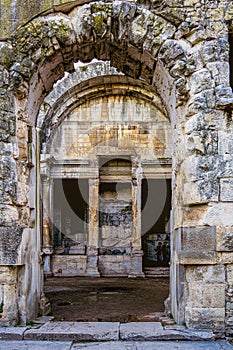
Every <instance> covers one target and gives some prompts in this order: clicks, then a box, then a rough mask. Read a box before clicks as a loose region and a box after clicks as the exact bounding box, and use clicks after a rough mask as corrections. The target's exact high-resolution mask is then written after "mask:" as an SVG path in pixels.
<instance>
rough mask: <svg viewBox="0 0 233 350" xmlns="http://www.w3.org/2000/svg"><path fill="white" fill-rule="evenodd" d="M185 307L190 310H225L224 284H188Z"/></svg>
mask: <svg viewBox="0 0 233 350" xmlns="http://www.w3.org/2000/svg"><path fill="white" fill-rule="evenodd" d="M188 291H189V294H188V298H187V305H188V306H190V307H192V308H202V307H205V308H225V284H217V283H215V284H214V285H212V284H208V283H207V284H205V285H203V283H202V282H200V283H189V284H188Z"/></svg>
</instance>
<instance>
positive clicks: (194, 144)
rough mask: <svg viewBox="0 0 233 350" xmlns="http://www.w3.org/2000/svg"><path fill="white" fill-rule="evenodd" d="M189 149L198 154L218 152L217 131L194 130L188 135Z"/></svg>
mask: <svg viewBox="0 0 233 350" xmlns="http://www.w3.org/2000/svg"><path fill="white" fill-rule="evenodd" d="M186 142H187V150H188V151H190V152H191V153H197V154H216V153H217V151H218V133H217V131H210V130H208V131H207V130H204V131H193V132H191V133H190V134H189V135H188V136H187V137H186Z"/></svg>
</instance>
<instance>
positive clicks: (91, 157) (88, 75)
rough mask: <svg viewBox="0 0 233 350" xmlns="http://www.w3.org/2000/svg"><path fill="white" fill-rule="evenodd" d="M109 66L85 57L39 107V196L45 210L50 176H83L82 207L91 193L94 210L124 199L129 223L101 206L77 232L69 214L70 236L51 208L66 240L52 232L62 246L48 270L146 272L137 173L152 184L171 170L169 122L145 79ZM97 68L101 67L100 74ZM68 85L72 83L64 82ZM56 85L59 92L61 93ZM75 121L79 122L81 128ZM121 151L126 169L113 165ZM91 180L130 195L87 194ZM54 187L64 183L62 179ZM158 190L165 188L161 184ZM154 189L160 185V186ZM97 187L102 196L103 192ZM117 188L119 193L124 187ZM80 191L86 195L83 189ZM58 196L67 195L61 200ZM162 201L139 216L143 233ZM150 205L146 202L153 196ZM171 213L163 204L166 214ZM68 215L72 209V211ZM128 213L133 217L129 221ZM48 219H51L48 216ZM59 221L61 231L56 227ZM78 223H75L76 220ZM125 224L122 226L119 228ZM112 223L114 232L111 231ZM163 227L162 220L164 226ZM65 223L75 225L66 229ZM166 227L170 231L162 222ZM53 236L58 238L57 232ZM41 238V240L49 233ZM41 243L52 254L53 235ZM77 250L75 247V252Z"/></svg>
mask: <svg viewBox="0 0 233 350" xmlns="http://www.w3.org/2000/svg"><path fill="white" fill-rule="evenodd" d="M111 70H113V69H112V68H111V69H110V68H109V66H108V64H106V63H104V62H96V63H90V64H87V65H82V66H79V67H77V70H76V72H75V73H73V74H72V75H71V77H69V76H68V77H66V78H65V79H63V80H62V81H61V82H60V83H59V84H57V85H56V87H55V88H54V90H53V92H52V93H51V96H48V97H47V98H46V99H45V102H44V105H45V108H44V109H41V112H40V118H39V119H38V126H39V125H41V127H40V129H41V143H42V150H41V152H42V154H41V162H42V164H41V165H42V167H41V171H42V176H43V178H44V180H43V183H45V182H46V183H45V184H44V186H43V188H44V197H45V198H46V202H47V204H46V203H45V208H47V211H49V203H50V202H53V201H52V200H51V199H49V196H48V195H47V193H52V192H53V191H52V190H51V189H49V188H51V186H52V185H49V184H50V183H51V181H52V182H53V181H55V188H56V186H58V180H60V181H62V182H63V183H65V182H66V183H67V184H68V182H69V179H76V183H77V185H78V181H80V182H81V181H89V199H88V198H86V208H87V213H89V212H90V211H91V210H92V209H91V207H92V206H94V204H92V203H91V202H90V201H91V199H92V198H94V197H95V198H96V200H97V201H98V200H99V204H98V202H97V203H96V204H95V205H96V206H97V207H99V209H97V210H100V207H101V206H103V205H110V206H111V208H112V209H113V208H115V210H114V211H116V212H117V208H121V210H120V211H121V212H122V213H123V212H124V210H123V207H124V206H126V207H128V205H130V206H131V207H132V209H131V210H129V212H128V214H127V215H126V216H127V218H126V221H127V224H126V222H125V220H124V217H121V214H120V213H119V214H116V213H115V214H112V216H116V220H115V221H116V222H118V224H116V223H114V224H113V223H110V222H109V223H107V222H106V217H108V218H109V215H107V216H106V215H104V213H102V214H103V215H102V216H101V217H99V218H97V219H96V220H95V223H93V225H94V226H95V230H94V229H93V227H92V226H91V225H92V224H91V221H90V223H89V225H87V222H88V221H87V222H86V223H84V226H85V227H86V233H85V232H82V233H80V234H78V236H77V234H75V233H74V232H75V230H76V228H75V227H76V226H75V225H74V222H76V224H77V225H78V223H77V220H75V219H74V218H73V219H72V222H73V224H71V226H72V228H71V227H70V228H67V231H69V234H68V237H67V234H66V233H65V232H64V231H66V229H65V228H64V223H63V225H61V219H62V217H63V216H64V215H62V213H60V214H57V215H56V216H59V217H61V219H60V220H57V219H56V221H59V222H60V223H58V226H59V227H60V228H59V229H58V231H59V234H58V236H59V237H61V236H62V237H66V242H67V243H64V241H61V239H58V241H59V245H60V246H59V247H57V249H56V248H55V251H57V252H59V253H60V254H62V256H59V254H55V255H53V256H52V258H51V261H52V264H51V265H52V272H53V274H55V275H59V276H68V275H76V276H79V275H82V276H85V275H98V276H99V274H101V275H105V276H106V275H107V276H108V275H111V276H119V275H120V276H135V277H136V276H137V277H139V276H144V275H143V273H142V253H143V252H142V246H141V236H142V224H141V209H140V206H141V204H140V203H141V196H142V193H141V192H142V181H143V183H144V182H145V181H146V183H148V182H149V183H150V186H149V187H150V190H151V186H152V184H155V182H153V180H154V179H160V180H161V181H165V179H166V178H171V171H170V170H171V138H172V137H171V126H170V121H169V120H168V118H167V116H166V115H167V112H166V109H165V108H164V106H163V103H162V101H161V99H160V98H159V96H158V95H157V94H156V91H154V90H153V89H152V88H151V87H149V86H147V84H145V82H143V81H138V80H135V79H132V78H128V77H126V76H124V75H122V73H121V74H119V73H118V74H117V72H116V71H113V75H110V73H111ZM83 72H84V73H83ZM99 72H100V73H101V74H98V73H99ZM99 75H101V77H100V76H99ZM80 76H81V77H82V78H80ZM75 81H76V83H77V85H76V84H75ZM68 86H71V87H70V88H67V87H68ZM61 91H63V92H64V94H63V95H62V94H61ZM69 123H70V127H69ZM70 128H72V129H73V131H72V132H70V131H69V130H70ZM77 128H78V129H80V132H79V131H78V129H77ZM74 130H75V131H74ZM56 134H57V135H58V137H57V136H56ZM67 135H68V138H67ZM120 158H121V159H122V160H121V163H122V162H123V158H125V161H126V160H127V161H128V162H130V164H131V165H130V166H129V167H128V169H127V171H126V170H125V169H124V166H123V165H121V167H119V168H118V170H117V169H115V170H114V167H113V163H114V162H115V160H116V161H117V159H120ZM104 159H105V162H107V160H108V161H109V162H110V163H112V165H111V167H110V168H111V171H112V174H109V175H107V174H106V169H105V171H104V170H103V172H102V170H101V169H102V167H101V164H102V162H103V161H104ZM139 166H140V167H141V168H139ZM67 167H68V168H67ZM110 168H109V169H110ZM120 168H121V171H122V173H121V172H119V171H120V170H119V169H120ZM139 170H140V172H141V175H140V176H141V178H142V179H140V180H138V184H136V182H137V180H136V177H137V172H138V171H139ZM114 171H115V173H114ZM125 171H126V173H125ZM113 174H115V176H113ZM49 178H50V181H49ZM45 179H46V180H45ZM94 180H95V182H96V184H97V187H96V188H97V191H98V192H99V195H100V194H101V189H103V188H107V187H108V188H109V189H110V188H112V189H113V188H115V187H116V183H117V187H118V190H119V188H120V187H121V188H123V187H128V195H129V197H128V199H127V200H126V198H124V196H123V197H122V198H121V199H120V198H118V200H117V199H116V198H115V199H114V198H112V200H111V201H109V199H108V200H107V201H105V200H102V201H101V200H100V199H98V198H101V195H100V197H99V195H98V194H97V195H96V196H94V195H93V196H92V192H93V190H94V188H95V187H94V186H93V181H94ZM46 184H47V185H46ZM132 184H133V186H132ZM122 186H123V187H122ZM137 186H138V188H137ZM59 188H60V191H62V186H60V187H59ZM164 190H165V191H167V188H166V189H164ZM130 192H131V195H130ZM134 192H135V193H136V192H137V193H138V194H137V199H135V203H132V196H133V193H134ZM156 192H158V188H157V191H156ZM156 192H154V194H156ZM108 193H110V192H108ZM102 195H103V196H104V192H103V193H102ZM118 195H119V196H122V195H123V193H122V194H121V195H120V193H119V194H118ZM86 196H87V197H88V195H87V194H86ZM112 196H113V197H115V196H116V192H114V193H112ZM152 197H153V196H152ZM144 199H145V196H144ZM67 200H68V199H67ZM64 201H65V197H64V198H63V200H62V202H64ZM164 201H165V199H164V198H161V204H160V207H159V206H158V205H157V206H158V210H156V213H157V214H156V215H155V214H154V215H153V216H155V217H152V218H151V219H150V220H148V218H147V223H146V225H145V222H144V231H145V232H144V233H143V234H146V232H147V231H148V230H149V229H152V227H153V226H154V224H155V222H156V221H157V219H158V216H160V214H161V212H162V210H163V207H164V205H165V203H164ZM103 202H104V203H105V204H104V203H103ZM144 202H145V203H144V207H145V209H144V212H145V210H146V209H147V212H148V208H147V206H148V205H146V201H144ZM157 202H158V199H157ZM122 205H123V207H122ZM150 205H151V206H152V204H150ZM57 210H58V208H57V207H56V208H55V211H56V212H57ZM60 210H61V209H60ZM67 210H68V209H66V213H67ZM74 210H75V209H74ZM76 210H77V209H76ZM150 210H151V209H150ZM58 211H59V210H58ZM62 212H63V211H62ZM142 212H143V211H142ZM91 213H92V212H91ZM132 214H133V215H132ZM169 214H170V213H169V210H168V212H167V214H166V215H167V217H168V216H169ZM67 215H68V214H67ZM69 215H70V217H72V213H71V212H70V214H69ZM88 215H89V214H88ZM122 215H123V214H122ZM147 215H148V213H147ZM51 216H52V213H51V214H50V215H48V214H45V216H44V225H45V230H44V231H45V232H44V234H45V235H46V233H47V224H48V221H49V218H51ZM118 216H119V217H118ZM129 217H132V219H130V221H129ZM50 220H52V222H54V220H53V219H52V218H51V219H50ZM82 220H83V219H82ZM90 220H91V219H90ZM131 220H132V222H131ZM167 220H168V219H167ZM107 221H108V220H107ZM52 222H51V224H52ZM50 226H51V230H50V231H52V227H53V225H50ZM62 226H63V233H62V232H61V231H62V230H61V227H62ZM78 226H79V227H81V226H80V225H78ZM102 226H103V227H102ZM124 226H125V230H123V229H122V227H124ZM113 229H114V235H115V236H114V237H115V238H114V239H113V238H111V235H113V232H112V231H113ZM81 230H82V231H83V230H84V227H81ZM164 230H165V227H164V228H163V229H162V231H164ZM70 231H73V232H72V233H71V232H70ZM96 231H97V233H96V234H95V235H96V237H95V239H94V240H93V239H91V237H92V235H93V233H94V232H96ZM162 231H160V232H162ZM101 232H102V234H103V235H104V236H106V237H104V239H102V238H101V237H102V234H101ZM152 232H153V230H152ZM164 232H165V231H164ZM167 232H169V233H170V230H169V229H168V228H167ZM110 233H111V234H110ZM56 235H57V233H56ZM76 236H77V237H79V239H81V240H82V243H78V242H77V243H75V242H74V239H75V237H76ZM138 236H139V239H138ZM162 236H164V239H165V237H166V234H164V233H163V234H162ZM162 236H160V238H162ZM71 237H72V239H71ZM83 237H85V239H84V238H83ZM55 240H56V241H57V238H55ZM63 240H64V239H63ZM45 241H46V242H47V239H45ZM68 241H69V242H70V244H71V245H72V247H71V251H70V252H71V253H70V254H71V255H70V256H64V255H69V252H68V250H64V249H65V248H64V245H66V244H69V243H68ZM62 242H63V243H62ZM91 242H92V244H93V242H94V246H90V243H91ZM47 243H48V242H47ZM154 243H156V242H154ZM57 244H58V243H57ZM78 244H79V246H80V247H81V245H82V251H80V250H79V246H78ZM80 244H81V245H80ZM62 246H63V247H62ZM75 246H76V248H75ZM75 249H76V250H75ZM97 250H98V251H99V253H98V251H97ZM146 250H147V248H146ZM43 251H44V252H45V254H46V255H48V257H47V259H48V260H50V259H49V256H50V255H51V254H52V252H53V253H54V249H53V247H52V239H51V242H50V244H49V245H48V247H46V246H44V247H43ZM65 251H66V253H65ZM75 251H76V252H77V253H76V256H73V255H75V254H74V252H75ZM79 251H80V253H79V254H78V252H79ZM93 254H94V256H95V264H94V263H92V268H90V267H89V261H90V260H92V261H93V260H94V257H93V258H92V259H91V256H92V255H93ZM75 259H76V260H75ZM69 260H70V261H73V263H74V264H76V267H75V269H73V270H70V271H69V266H68V261H69ZM134 260H135V262H134ZM46 261H47V260H46ZM62 261H63V263H62ZM62 264H63V267H64V269H63V268H62ZM114 264H115V265H114ZM58 266H59V267H58ZM98 269H99V271H98ZM63 270H64V271H63ZM45 272H46V274H51V270H50V268H48V264H46V269H45Z"/></svg>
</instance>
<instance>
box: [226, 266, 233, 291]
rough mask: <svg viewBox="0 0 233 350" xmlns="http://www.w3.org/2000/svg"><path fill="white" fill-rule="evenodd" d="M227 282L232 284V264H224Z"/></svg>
mask: <svg viewBox="0 0 233 350" xmlns="http://www.w3.org/2000/svg"><path fill="white" fill-rule="evenodd" d="M226 272H227V282H228V283H229V284H231V285H232V286H233V264H232V263H231V265H227V266H226Z"/></svg>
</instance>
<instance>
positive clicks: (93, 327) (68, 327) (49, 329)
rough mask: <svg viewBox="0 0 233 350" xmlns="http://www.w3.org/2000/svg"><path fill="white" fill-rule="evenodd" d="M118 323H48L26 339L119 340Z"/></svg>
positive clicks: (27, 335) (29, 332) (30, 332)
mask: <svg viewBox="0 0 233 350" xmlns="http://www.w3.org/2000/svg"><path fill="white" fill-rule="evenodd" d="M118 333H119V323H117V322H48V323H46V324H45V325H43V326H42V327H41V328H39V329H31V330H29V331H26V332H25V335H24V339H28V340H29V339H30V340H32V339H35V340H45V339H46V340H82V341H84V340H85V341H88V340H89V341H91V340H92V341H94V340H95V341H98V340H99V341H107V340H118V336H119V335H118Z"/></svg>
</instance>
